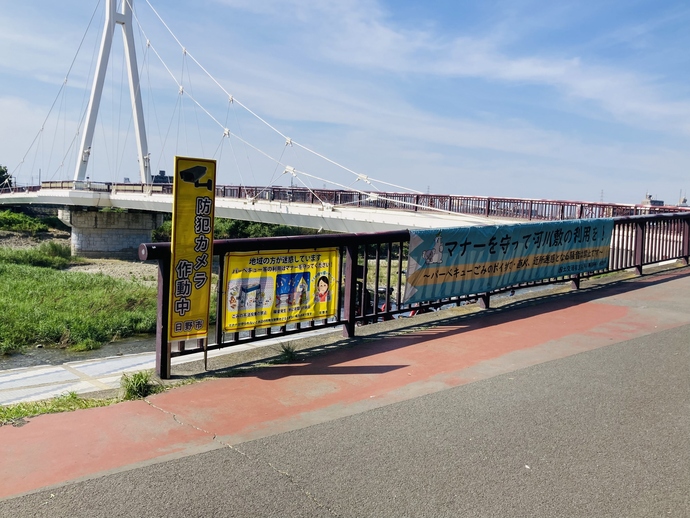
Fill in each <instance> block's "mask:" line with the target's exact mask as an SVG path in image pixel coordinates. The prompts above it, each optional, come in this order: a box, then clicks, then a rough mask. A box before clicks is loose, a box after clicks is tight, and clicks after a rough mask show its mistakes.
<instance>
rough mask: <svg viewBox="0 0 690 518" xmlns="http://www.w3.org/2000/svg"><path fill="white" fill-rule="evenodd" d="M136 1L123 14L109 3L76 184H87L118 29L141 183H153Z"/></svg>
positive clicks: (127, 2) (126, 3) (129, 0)
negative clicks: (135, 20) (137, 44)
mask: <svg viewBox="0 0 690 518" xmlns="http://www.w3.org/2000/svg"><path fill="white" fill-rule="evenodd" d="M133 1H134V0H125V1H124V2H122V12H118V11H117V8H116V0H106V7H105V24H104V26H103V37H102V39H101V48H100V53H99V55H98V63H97V65H96V74H95V75H94V79H93V86H92V87H91V98H90V99H89V106H88V108H87V112H86V123H85V126H84V132H83V134H82V140H81V146H80V148H79V149H80V153H78V155H77V166H76V168H75V171H74V180H75V181H84V179H85V178H86V169H87V166H88V163H89V156H90V154H91V144H92V142H93V134H94V130H95V128H96V118H97V117H98V108H99V106H100V104H101V96H102V93H103V84H104V82H105V75H106V71H107V69H108V61H109V59H110V51H111V48H112V45H113V36H114V33H115V27H116V25H120V26H121V27H122V35H123V40H124V45H125V57H126V60H127V75H128V78H129V94H130V97H131V100H132V116H133V118H134V131H135V137H136V141H137V153H138V157H139V175H140V177H141V183H144V184H150V183H151V171H150V168H149V158H150V157H149V153H148V146H147V144H146V130H145V128H144V110H143V108H142V104H141V90H140V86H139V72H138V69H137V54H136V50H135V47H134V31H133V30H132V3H133Z"/></svg>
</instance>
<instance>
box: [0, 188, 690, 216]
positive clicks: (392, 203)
mask: <svg viewBox="0 0 690 518" xmlns="http://www.w3.org/2000/svg"><path fill="white" fill-rule="evenodd" d="M40 188H43V189H78V190H97V191H99V192H102V191H106V192H111V193H113V194H114V193H123V192H132V193H143V194H172V184H167V183H154V184H134V183H109V182H105V183H101V182H74V181H57V182H43V183H42V184H41V187H40ZM22 189H24V191H22V192H25V191H26V190H31V191H34V190H39V188H38V187H25V188H22ZM2 192H5V191H4V190H3V191H2ZM8 192H9V191H8ZM216 198H233V199H260V200H268V201H282V202H287V203H290V202H295V203H309V204H319V205H322V204H328V205H333V206H338V205H347V206H351V207H363V208H374V209H396V210H408V211H415V212H419V211H422V212H424V211H437V210H442V211H447V212H456V213H460V214H472V215H476V216H485V217H497V218H516V219H523V220H537V221H548V220H564V219H580V218H584V219H589V218H614V217H622V216H639V215H651V214H666V213H669V212H690V208H688V207H677V206H672V205H670V206H655V205H633V204H622V203H603V202H600V203H595V202H579V201H563V200H537V199H522V198H496V197H485V196H453V195H438V194H414V193H399V192H378V191H377V192H354V191H345V190H333V189H307V188H305V187H276V186H272V187H252V186H243V185H220V186H217V187H216Z"/></svg>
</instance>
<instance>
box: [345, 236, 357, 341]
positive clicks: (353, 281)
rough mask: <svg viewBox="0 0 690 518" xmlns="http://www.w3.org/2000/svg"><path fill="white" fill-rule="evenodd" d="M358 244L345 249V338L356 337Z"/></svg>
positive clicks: (352, 244)
mask: <svg viewBox="0 0 690 518" xmlns="http://www.w3.org/2000/svg"><path fill="white" fill-rule="evenodd" d="M357 248H358V246H357V244H354V243H351V244H348V245H347V246H346V247H345V301H344V306H345V308H344V309H345V324H343V336H344V337H346V338H351V337H353V336H355V313H356V312H355V304H356V300H355V294H356V292H357Z"/></svg>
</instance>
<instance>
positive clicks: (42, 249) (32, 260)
mask: <svg viewBox="0 0 690 518" xmlns="http://www.w3.org/2000/svg"><path fill="white" fill-rule="evenodd" d="M75 262H80V259H77V258H75V257H72V255H71V250H70V247H69V246H68V245H63V244H60V243H55V242H53V241H50V242H47V243H41V244H40V245H39V246H37V247H34V248H25V249H19V250H17V249H12V248H5V247H2V248H0V263H5V264H26V265H30V266H40V267H43V268H54V269H56V270H64V269H65V268H67V267H68V266H69V265H70V264H72V263H75Z"/></svg>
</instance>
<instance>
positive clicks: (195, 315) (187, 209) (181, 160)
mask: <svg viewBox="0 0 690 518" xmlns="http://www.w3.org/2000/svg"><path fill="white" fill-rule="evenodd" d="M215 184H216V161H215V160H204V159H199V158H185V157H175V177H174V180H173V219H172V244H171V246H172V264H171V268H170V304H169V312H168V323H169V324H168V340H169V341H176V340H188V339H193V338H205V337H206V336H207V334H208V319H209V304H210V297H211V263H212V257H213V217H214V211H215V210H214V209H215V192H216V190H215Z"/></svg>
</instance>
